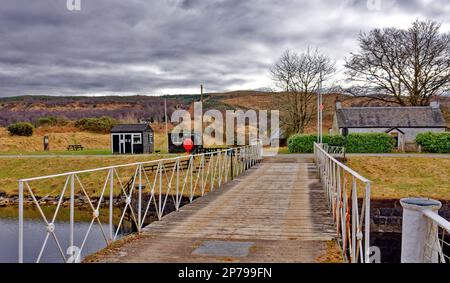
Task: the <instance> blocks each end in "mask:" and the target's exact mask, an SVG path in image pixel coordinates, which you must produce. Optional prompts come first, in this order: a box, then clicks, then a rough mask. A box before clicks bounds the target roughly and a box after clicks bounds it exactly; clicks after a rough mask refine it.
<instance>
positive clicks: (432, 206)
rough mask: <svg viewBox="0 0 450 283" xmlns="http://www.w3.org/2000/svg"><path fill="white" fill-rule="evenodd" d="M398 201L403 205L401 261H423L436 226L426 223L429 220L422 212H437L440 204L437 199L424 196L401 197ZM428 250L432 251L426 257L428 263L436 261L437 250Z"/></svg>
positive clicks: (435, 233)
mask: <svg viewBox="0 0 450 283" xmlns="http://www.w3.org/2000/svg"><path fill="white" fill-rule="evenodd" d="M400 203H401V205H402V207H403V227H402V254H401V262H402V263H425V262H426V261H427V260H426V259H425V254H426V253H427V249H428V245H429V243H430V242H433V241H434V240H435V238H434V237H436V236H437V226H436V225H428V224H429V223H428V222H429V220H428V219H427V218H426V217H425V216H424V214H423V213H424V211H433V212H437V211H439V209H440V208H441V206H442V204H441V202H439V201H436V200H431V199H424V198H408V199H402V200H401V201H400ZM433 226H434V227H435V228H433ZM430 229H433V230H435V231H430ZM430 252H431V253H433V254H432V255H431V256H430V257H429V259H428V260H430V263H431V262H437V260H438V252H437V251H430Z"/></svg>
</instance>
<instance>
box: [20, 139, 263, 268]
mask: <svg viewBox="0 0 450 283" xmlns="http://www.w3.org/2000/svg"><path fill="white" fill-rule="evenodd" d="M261 153H262V149H261V145H260V144H257V145H252V146H246V147H240V148H234V149H226V150H221V151H217V152H212V153H204V154H198V155H189V156H181V157H176V158H169V159H162V160H155V161H148V162H139V163H133V164H125V165H118V166H110V167H104V168H96V169H91V170H81V171H76V172H68V173H62V174H55V175H50V176H42V177H36V178H28V179H21V180H19V233H18V237H19V239H18V240H19V249H18V252H19V255H18V261H19V262H23V261H24V257H23V255H24V230H23V228H24V227H23V226H24V203H25V202H27V203H28V204H30V205H33V206H34V207H36V209H37V210H38V212H39V214H40V216H41V218H42V222H43V225H45V226H44V227H45V229H46V236H45V239H44V240H43V244H42V247H41V249H40V252H39V254H38V255H37V256H36V262H40V261H41V260H42V256H43V253H44V250H45V248H46V246H47V242H48V241H49V238H51V239H52V240H53V241H54V242H55V243H56V246H57V248H58V251H59V253H60V255H61V259H62V260H63V261H64V262H68V261H69V260H68V258H67V257H66V254H65V253H64V249H63V245H62V244H61V243H62V242H61V241H60V240H61V239H59V238H58V236H57V234H56V231H58V227H57V225H56V223H55V222H56V219H57V217H58V215H59V212H60V210H61V207H62V206H64V205H68V207H69V210H70V215H69V226H70V229H69V235H68V239H63V240H67V242H68V247H69V248H70V247H74V246H77V247H79V253H81V252H82V251H83V248H84V247H85V245H86V243H87V241H88V237H89V235H90V232H91V230H92V227H93V226H94V225H97V224H98V225H99V227H100V230H101V234H102V237H103V239H104V240H105V243H106V244H107V245H109V244H111V243H112V242H113V241H115V240H116V239H117V238H118V234H119V231H120V229H121V227H122V226H123V225H124V222H125V221H126V219H125V216H126V215H127V214H128V216H129V218H130V221H131V222H132V225H134V226H135V227H136V228H137V231H138V232H140V231H141V230H142V228H143V227H144V226H145V224H146V220H148V219H149V218H150V214H151V212H152V213H153V214H154V215H156V218H157V220H161V219H162V218H163V216H164V215H166V214H167V213H169V212H170V211H168V206H169V205H173V207H174V210H179V209H180V207H181V206H182V205H183V199H184V200H185V202H192V201H194V199H195V198H197V197H202V196H204V195H205V194H207V193H209V192H212V191H215V190H218V189H220V188H221V187H222V186H223V185H224V184H225V183H226V182H228V181H229V180H230V179H233V178H235V177H237V176H239V175H240V174H242V173H243V172H244V171H246V170H248V169H250V168H252V167H253V166H254V165H255V164H257V163H258V162H259V161H260V160H261V158H262V156H261ZM93 175H95V177H96V180H98V184H90V183H87V182H85V181H84V180H83V178H85V177H86V176H90V177H91V180H92V176H93ZM48 187H52V188H53V187H56V189H55V190H54V191H53V192H51V193H49V194H48V196H49V195H55V193H56V195H58V196H59V197H58V202H57V205H56V209H55V211H54V212H53V213H52V215H50V217H49V216H48V215H46V214H45V213H44V211H43V209H42V204H43V203H44V202H45V201H46V199H48V197H42V198H39V199H38V198H37V197H36V196H35V194H34V192H33V191H34V189H37V188H40V189H42V188H48ZM93 195H96V198H94V197H93ZM76 197H83V198H84V199H86V200H87V203H88V205H89V208H90V210H91V211H92V219H91V222H90V225H89V228H88V230H87V232H86V233H85V234H84V237H83V239H75V237H74V229H75V225H76V223H75V213H76V211H75V198H76ZM117 199H122V200H124V204H122V205H121V215H120V216H119V219H118V224H116V223H113V209H114V207H115V206H117V205H116V204H115V200H117ZM67 201H68V204H67ZM170 201H171V202H170ZM101 219H103V221H108V222H109V223H108V225H107V226H106V227H108V228H107V230H109V231H105V229H104V226H103V224H102V220H101ZM80 240H81V241H80ZM64 242H65V241H64ZM65 243H66V242H65Z"/></svg>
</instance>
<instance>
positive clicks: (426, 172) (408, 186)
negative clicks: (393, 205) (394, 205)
mask: <svg viewBox="0 0 450 283" xmlns="http://www.w3.org/2000/svg"><path fill="white" fill-rule="evenodd" d="M348 165H349V166H350V167H351V168H352V169H354V170H356V171H357V172H358V173H360V174H361V175H363V176H365V177H366V178H368V179H369V180H371V181H372V182H373V184H372V198H374V199H400V198H405V197H427V198H435V199H442V200H449V199H450V159H448V158H425V157H351V158H350V161H349V163H348Z"/></svg>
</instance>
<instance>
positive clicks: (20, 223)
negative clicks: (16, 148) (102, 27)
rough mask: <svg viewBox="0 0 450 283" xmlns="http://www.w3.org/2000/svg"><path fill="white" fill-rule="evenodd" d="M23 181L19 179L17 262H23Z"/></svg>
mask: <svg viewBox="0 0 450 283" xmlns="http://www.w3.org/2000/svg"><path fill="white" fill-rule="evenodd" d="M23 197H24V196H23V182H22V181H19V258H18V260H19V263H23Z"/></svg>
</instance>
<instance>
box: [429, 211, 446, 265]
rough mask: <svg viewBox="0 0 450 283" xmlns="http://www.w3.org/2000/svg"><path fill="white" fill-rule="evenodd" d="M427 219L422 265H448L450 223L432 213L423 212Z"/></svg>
mask: <svg viewBox="0 0 450 283" xmlns="http://www.w3.org/2000/svg"><path fill="white" fill-rule="evenodd" d="M423 215H424V217H425V218H426V219H427V227H426V229H427V233H428V235H427V237H426V239H427V241H426V242H425V250H424V253H423V257H424V258H423V263H450V242H449V240H448V239H449V238H450V222H449V221H447V220H446V219H444V218H443V217H441V216H439V214H437V213H436V212H434V211H431V210H425V211H423Z"/></svg>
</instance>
